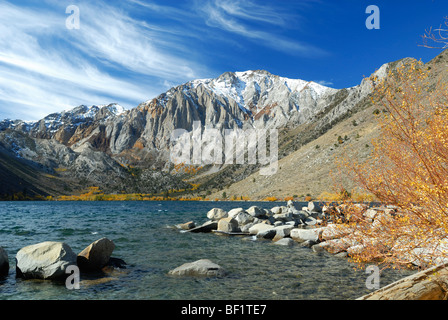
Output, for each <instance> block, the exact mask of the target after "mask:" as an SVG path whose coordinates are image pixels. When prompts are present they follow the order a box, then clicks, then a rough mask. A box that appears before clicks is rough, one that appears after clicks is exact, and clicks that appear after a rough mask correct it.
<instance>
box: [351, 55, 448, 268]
mask: <svg viewBox="0 0 448 320" xmlns="http://www.w3.org/2000/svg"><path fill="white" fill-rule="evenodd" d="M429 69H430V68H427V67H426V66H425V65H424V64H423V63H421V62H417V61H412V62H408V63H403V64H402V65H401V66H398V67H397V68H396V69H394V70H391V71H390V72H389V74H388V76H387V77H386V78H384V79H383V80H380V79H377V78H371V80H372V81H373V83H376V86H375V89H374V95H373V98H372V99H373V103H375V104H377V105H378V104H379V105H381V106H382V108H384V110H385V111H386V112H383V113H381V114H379V115H378V116H377V118H378V121H379V128H380V129H379V130H380V133H381V135H380V138H379V139H378V140H376V141H372V144H373V146H374V150H373V152H372V154H371V156H370V158H369V159H368V160H366V161H364V162H355V161H353V158H351V159H346V162H345V165H344V169H347V168H348V169H349V170H350V172H351V173H352V178H353V179H354V180H355V181H356V182H357V184H358V185H359V186H360V187H361V188H362V189H363V190H364V191H366V192H368V193H370V194H372V195H374V196H375V198H376V199H378V200H379V201H380V202H381V203H383V204H388V205H394V206H395V207H396V208H398V212H397V213H396V214H394V215H393V216H388V217H387V219H386V218H385V219H382V220H384V221H381V219H379V218H377V219H376V221H377V223H376V226H375V225H372V223H371V220H369V219H366V217H365V216H363V215H362V214H361V213H356V212H354V213H353V215H352V218H351V220H352V221H351V222H350V223H349V224H350V228H352V230H353V232H352V233H351V234H350V237H351V238H352V240H355V241H356V242H357V243H359V244H361V245H362V246H363V247H364V250H362V253H360V254H359V255H356V254H354V259H355V260H356V261H359V262H367V261H369V260H372V259H379V260H380V261H381V262H382V263H383V264H385V265H391V264H392V265H397V264H398V265H403V264H405V265H406V264H409V263H411V262H413V261H416V260H419V261H423V260H424V261H425V263H426V265H427V266H429V265H431V264H436V263H439V262H440V261H441V260H440V259H442V258H448V240H447V239H448V130H447V128H448V87H447V84H446V83H445V82H442V81H437V82H436V83H435V84H434V83H432V84H431V85H430V80H431V73H430V70H429Z"/></svg>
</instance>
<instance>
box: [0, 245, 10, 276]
mask: <svg viewBox="0 0 448 320" xmlns="http://www.w3.org/2000/svg"><path fill="white" fill-rule="evenodd" d="M8 272H9V259H8V254H7V253H6V251H5V249H3V247H0V277H4V276H6V275H8Z"/></svg>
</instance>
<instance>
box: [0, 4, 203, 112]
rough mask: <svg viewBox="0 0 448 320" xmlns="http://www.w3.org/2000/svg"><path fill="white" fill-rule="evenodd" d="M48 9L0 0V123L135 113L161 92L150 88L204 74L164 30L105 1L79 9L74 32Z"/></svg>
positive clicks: (58, 12)
mask: <svg viewBox="0 0 448 320" xmlns="http://www.w3.org/2000/svg"><path fill="white" fill-rule="evenodd" d="M50 8H54V7H50ZM50 8H47V9H46V10H44V9H35V8H27V7H18V6H16V5H13V4H11V3H8V2H6V1H0V30H1V33H0V48H1V50H0V86H1V91H0V118H4V117H10V116H12V115H13V114H14V115H16V116H17V117H21V118H24V119H27V120H30V119H38V118H40V117H42V116H45V115H46V114H48V113H51V112H56V111H60V110H61V109H66V108H67V107H69V106H71V107H74V106H76V105H79V104H103V103H110V102H118V103H122V104H125V106H127V107H135V106H136V104H137V103H138V102H141V101H144V100H147V99H150V98H153V97H154V96H155V95H157V94H159V93H161V92H162V90H163V89H164V86H163V85H158V86H157V85H154V84H160V83H163V81H164V80H167V81H170V82H173V83H181V82H183V81H187V80H190V79H192V78H195V77H199V76H201V74H200V73H198V72H201V71H202V70H204V69H205V68H204V67H202V66H200V65H197V64H195V63H194V61H190V60H189V59H188V57H187V56H183V53H185V50H186V49H185V48H184V47H182V45H181V44H179V45H177V46H176V43H175V41H170V39H168V38H167V37H166V35H165V32H161V31H154V30H149V28H148V26H147V25H145V22H144V21H138V20H135V19H133V18H131V17H130V15H128V13H127V12H124V11H121V10H118V9H116V8H114V7H111V6H108V5H106V4H105V3H102V2H97V3H95V5H93V4H91V3H90V2H81V3H79V8H80V14H81V28H80V29H79V30H68V29H66V28H65V19H66V17H67V15H65V8H63V7H57V8H58V9H59V10H54V9H53V10H51V9H50ZM61 9H62V10H61ZM167 39H168V40H167ZM171 40H172V39H171Z"/></svg>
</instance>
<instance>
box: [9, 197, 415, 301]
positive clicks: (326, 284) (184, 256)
mask: <svg viewBox="0 0 448 320" xmlns="http://www.w3.org/2000/svg"><path fill="white" fill-rule="evenodd" d="M252 205H257V206H260V207H263V208H272V207H274V206H277V205H283V203H280V204H278V203H269V202H236V201H233V202H201V201H192V202H189V201H187V202H184V201H168V202H149V201H148V202H147V201H145V202H138V201H135V202H134V201H126V202H120V201H117V202H114V201H113V202H101V201H99V202H0V246H2V247H3V248H4V249H5V250H6V251H7V253H8V255H9V260H10V271H9V275H8V276H7V277H6V278H5V279H3V280H0V299H14V300H22V299H24V300H43V299H45V300H53V299H62V300H72V299H74V300H87V299H88V300H92V299H94V300H114V299H116V300H190V299H195V300H228V299H232V300H302V299H306V300H325V299H328V300H347V299H355V298H357V297H359V296H361V295H364V294H367V293H369V292H371V291H370V290H369V289H367V287H366V279H367V277H368V276H369V274H367V273H365V271H363V270H359V269H358V270H355V267H356V265H354V264H352V263H350V262H349V261H348V260H347V259H344V258H338V257H334V256H332V255H330V254H328V253H326V252H321V253H314V252H313V251H312V250H310V249H309V248H302V247H301V246H299V245H296V246H293V247H283V246H276V245H273V243H272V242H271V241H266V240H256V241H254V240H253V239H252V238H249V237H244V236H222V235H221V236H220V235H216V234H213V233H207V234H205V233H190V232H187V233H182V232H180V231H179V230H177V229H175V228H173V226H174V225H176V224H179V223H184V222H187V221H190V220H193V221H195V222H196V223H197V224H201V223H203V222H205V221H207V217H206V214H207V212H208V211H209V210H210V209H212V208H214V207H219V208H222V209H224V210H230V209H232V208H238V207H242V208H245V209H247V208H249V207H250V206H252ZM102 237H107V238H109V239H111V240H112V241H113V242H114V243H115V245H116V248H115V250H114V252H113V254H112V256H113V257H117V258H121V259H123V260H124V261H126V263H127V268H126V269H125V270H123V271H124V272H120V273H118V274H116V275H113V277H114V278H116V279H114V280H112V281H108V282H104V283H98V284H85V285H84V282H81V288H80V289H79V290H68V289H67V288H66V287H65V286H64V284H61V283H57V282H52V281H36V280H22V279H16V277H15V255H16V253H17V251H18V250H20V249H21V248H23V247H25V246H28V245H31V244H35V243H39V242H43V241H63V242H65V243H67V244H68V245H69V246H70V247H71V248H72V249H73V251H74V252H75V253H79V252H80V251H82V250H83V249H84V248H85V247H86V246H88V245H89V244H90V243H92V242H93V241H95V240H97V239H100V238H102ZM198 259H210V260H211V261H213V262H215V263H217V264H219V265H220V266H222V267H223V268H224V269H226V270H227V272H228V275H227V276H226V277H223V278H215V279H207V278H176V277H173V276H168V275H167V273H168V271H169V270H171V269H174V268H176V267H178V266H180V265H182V264H184V263H186V262H192V261H195V260H198ZM409 274H411V271H408V270H402V271H397V270H386V271H385V272H383V273H382V274H381V278H380V285H381V286H385V285H387V284H389V283H391V282H393V281H396V280H398V279H400V278H402V277H404V276H407V275H409ZM82 280H85V279H83V275H81V281H82Z"/></svg>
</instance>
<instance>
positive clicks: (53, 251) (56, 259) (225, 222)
mask: <svg viewBox="0 0 448 320" xmlns="http://www.w3.org/2000/svg"><path fill="white" fill-rule="evenodd" d="M297 205H298V204H297V203H294V202H292V201H288V202H287V203H286V205H280V206H275V207H273V208H271V209H264V208H260V207H258V206H252V207H250V208H248V209H244V208H235V209H232V210H230V211H225V210H223V209H221V208H213V209H211V210H209V211H208V212H207V214H206V216H207V221H206V222H205V223H203V224H200V225H196V223H195V222H193V221H189V222H186V223H183V224H179V225H176V226H175V228H176V229H177V230H180V232H182V233H186V232H194V233H215V234H216V235H227V236H243V238H244V239H251V240H264V241H272V243H273V244H275V245H282V246H289V247H292V246H297V245H300V246H302V247H307V248H309V249H310V250H312V251H314V252H322V251H326V252H328V253H330V254H333V255H336V256H338V257H350V256H352V255H354V254H356V253H357V252H359V250H362V249H363V248H362V246H360V244H358V243H355V242H354V241H353V240H351V239H350V238H349V237H346V236H347V235H348V232H349V230H347V229H344V228H340V227H338V224H337V223H336V221H335V220H336V219H338V218H340V217H341V216H342V217H343V216H344V206H321V205H320V204H318V203H315V202H309V203H308V205H307V206H306V207H301V208H297ZM358 206H359V208H360V209H361V210H363V215H365V216H366V217H367V218H368V219H371V220H372V221H371V222H372V223H374V222H375V220H376V219H384V217H387V216H390V217H393V216H394V215H395V214H396V210H397V209H396V208H393V207H377V208H369V207H367V206H364V205H358ZM114 249H115V245H114V243H113V241H111V240H109V239H107V238H101V239H99V240H97V241H94V242H93V243H91V244H90V245H88V246H87V247H86V248H85V249H84V250H82V251H81V252H80V253H78V254H75V253H74V252H73V250H72V249H71V248H70V246H69V245H68V244H66V243H64V242H52V241H47V242H41V243H37V244H33V245H29V246H26V247H24V248H22V249H20V250H19V251H18V252H17V254H16V258H15V260H16V274H15V275H16V278H21V279H24V280H28V279H43V280H55V281H64V280H66V279H67V277H68V276H69V273H68V272H67V271H68V270H69V267H70V266H76V267H77V268H79V271H80V272H81V273H82V274H83V279H84V276H85V275H87V274H89V276H88V277H87V278H88V279H87V280H83V281H81V283H82V285H83V286H89V285H91V284H93V285H94V284H99V283H104V282H108V281H111V280H117V278H116V277H114V276H115V275H117V272H118V273H120V272H121V273H122V271H120V270H123V269H126V263H125V262H124V261H123V260H121V259H118V258H114V257H112V256H111V255H112V253H113V250H114ZM9 269H10V265H9V260H8V254H7V252H6V251H5V250H4V249H3V248H2V247H0V279H3V278H5V277H7V276H8V275H9V274H10V272H9ZM166 275H167V276H170V277H185V276H186V277H218V278H220V277H226V276H227V275H228V272H227V271H226V270H225V268H223V267H221V266H220V265H218V264H216V263H214V262H212V261H210V260H208V259H200V260H197V261H193V262H188V263H185V264H183V265H181V266H179V267H177V268H175V269H173V270H171V271H169V272H167V274H166ZM66 285H67V283H66ZM447 298H448V263H447V262H444V263H441V264H439V265H437V266H435V267H433V268H429V269H426V270H424V271H421V272H418V273H416V274H413V275H412V276H409V277H406V278H403V279H401V280H399V281H397V282H394V283H392V284H390V285H388V286H386V287H383V288H381V289H379V290H377V291H375V292H372V293H371V294H368V295H366V296H363V297H360V298H358V300H368V299H375V300H381V299H389V300H399V299H406V300H440V299H444V300H446V299H447Z"/></svg>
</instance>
